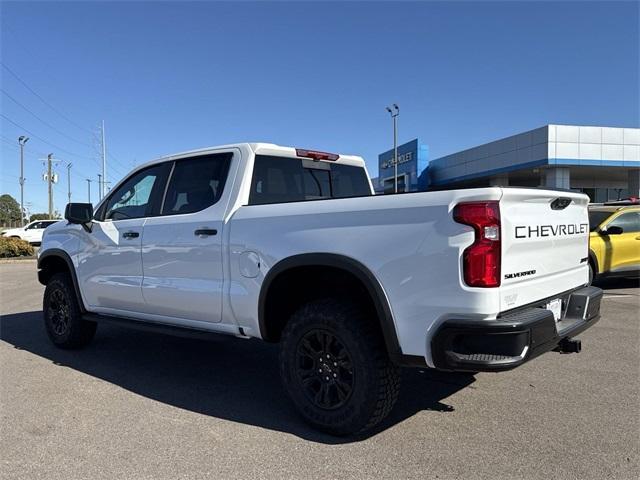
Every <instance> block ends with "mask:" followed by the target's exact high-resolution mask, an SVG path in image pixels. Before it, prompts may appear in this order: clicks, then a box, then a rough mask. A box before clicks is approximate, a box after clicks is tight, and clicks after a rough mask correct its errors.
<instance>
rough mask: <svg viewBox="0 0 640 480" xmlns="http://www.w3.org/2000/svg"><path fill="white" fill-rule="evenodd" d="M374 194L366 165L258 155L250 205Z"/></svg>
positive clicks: (252, 181) (254, 168) (254, 169)
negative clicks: (358, 165) (359, 165)
mask: <svg viewBox="0 0 640 480" xmlns="http://www.w3.org/2000/svg"><path fill="white" fill-rule="evenodd" d="M368 195H371V189H370V188H369V180H368V178H367V175H366V173H365V170H364V168H361V167H355V166H352V165H341V164H331V163H328V162H313V161H310V160H302V159H300V160H299V159H295V158H286V157H274V156H267V155H256V159H255V164H254V167H253V178H252V180H251V194H250V195H249V204H250V205H261V204H265V203H286V202H302V201H305V200H321V199H328V198H345V197H360V196H368Z"/></svg>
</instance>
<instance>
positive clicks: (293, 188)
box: [249, 155, 304, 205]
mask: <svg viewBox="0 0 640 480" xmlns="http://www.w3.org/2000/svg"><path fill="white" fill-rule="evenodd" d="M302 170H303V169H302V162H301V161H299V160H296V159H292V158H284V157H270V156H266V155H256V160H255V164H254V167H253V178H252V179H251V193H250V195H249V204H250V205H262V204H265V203H284V202H299V201H302V200H304V194H303V190H302V188H303V180H302Z"/></svg>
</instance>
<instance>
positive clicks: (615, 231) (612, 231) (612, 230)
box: [602, 225, 623, 235]
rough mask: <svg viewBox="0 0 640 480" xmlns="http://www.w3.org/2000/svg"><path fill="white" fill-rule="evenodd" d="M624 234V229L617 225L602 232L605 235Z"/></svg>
mask: <svg viewBox="0 0 640 480" xmlns="http://www.w3.org/2000/svg"><path fill="white" fill-rule="evenodd" d="M622 232H623V230H622V227H618V226H616V225H610V226H608V227H607V228H604V229H603V230H602V233H603V234H604V235H621V234H622Z"/></svg>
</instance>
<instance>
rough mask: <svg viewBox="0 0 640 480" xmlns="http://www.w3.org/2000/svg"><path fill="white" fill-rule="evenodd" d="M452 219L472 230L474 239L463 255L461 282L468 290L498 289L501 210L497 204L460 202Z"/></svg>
mask: <svg viewBox="0 0 640 480" xmlns="http://www.w3.org/2000/svg"><path fill="white" fill-rule="evenodd" d="M453 219H454V220H455V221H456V222H458V223H462V224H464V225H469V226H471V227H473V230H474V232H475V240H474V242H473V244H471V245H470V246H469V247H467V248H466V249H465V251H464V253H463V254H462V268H463V274H464V282H465V283H466V284H467V285H469V286H470V287H484V288H489V287H499V286H500V262H501V253H500V252H501V246H500V207H499V205H498V202H496V201H492V202H468V203H459V204H458V205H456V206H455V207H454V209H453Z"/></svg>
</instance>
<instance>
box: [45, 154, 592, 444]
mask: <svg viewBox="0 0 640 480" xmlns="http://www.w3.org/2000/svg"><path fill="white" fill-rule="evenodd" d="M587 202H588V198H587V196H586V195H582V194H578V193H572V192H567V191H551V190H541V189H520V188H498V187H491V188H477V189H462V190H450V191H436V192H417V193H409V194H399V195H374V194H373V190H372V187H371V182H370V179H369V177H368V174H367V171H366V168H365V163H364V161H363V159H362V158H360V157H356V156H351V155H337V154H331V153H326V152H319V151H313V150H306V149H296V148H288V147H281V146H276V145H272V144H266V143H242V144H234V145H226V146H221V147H215V148H207V149H203V150H197V151H191V152H187V153H182V154H178V155H173V156H169V157H163V158H160V159H158V160H155V161H152V162H150V163H147V164H145V165H142V166H140V167H138V168H136V169H135V170H134V171H133V172H132V173H130V174H129V175H128V176H127V177H126V178H124V179H123V180H122V181H121V182H120V183H119V184H118V185H116V186H115V187H114V188H113V190H112V191H111V192H109V194H108V195H106V197H105V198H104V199H103V200H102V201H101V202H100V203H99V204H98V205H97V206H96V208H95V209H94V208H93V206H92V205H91V204H81V203H71V204H69V205H67V208H66V212H65V218H66V221H63V222H59V223H57V224H55V225H52V226H51V227H49V228H48V229H47V230H46V233H45V235H44V239H43V243H42V248H41V249H40V251H39V256H38V270H39V271H38V277H39V280H40V282H41V283H42V284H44V285H46V289H45V293H44V301H43V310H44V324H45V327H46V331H47V333H48V336H49V338H50V339H51V341H52V342H53V343H54V344H55V345H56V346H58V347H60V348H79V347H82V346H85V345H87V344H88V343H89V342H90V341H91V340H92V338H93V336H94V334H95V332H96V326H97V325H99V324H100V323H102V322H114V323H117V324H119V325H123V324H124V325H129V326H133V327H138V328H145V329H157V330H159V331H163V332H167V331H170V332H175V333H183V334H184V333H189V334H193V335H206V334H209V333H211V332H215V333H221V334H228V335H235V336H237V337H242V338H248V337H255V338H258V339H262V340H263V341H265V342H274V343H279V348H280V356H279V367H280V374H281V378H282V382H283V384H284V388H285V389H286V391H287V392H288V394H289V396H290V398H291V400H292V402H293V404H294V405H295V407H296V408H297V409H298V411H299V412H300V413H301V415H302V417H303V418H304V419H305V420H306V421H307V422H309V423H310V424H311V425H312V426H314V427H315V428H317V429H320V430H322V431H325V432H329V433H331V434H334V435H348V434H354V433H358V432H362V431H364V430H366V429H369V428H371V427H373V426H374V425H376V424H378V423H379V422H380V421H381V420H382V419H383V418H385V416H386V415H387V414H388V413H389V412H390V411H391V409H392V407H393V405H394V403H395V401H396V398H397V396H398V391H399V386H400V380H399V368H400V367H403V366H414V367H422V368H433V369H439V370H445V371H450V372H456V371H461V372H480V371H491V372H495V371H502V370H509V369H512V368H515V367H517V366H519V365H522V364H523V363H525V362H527V361H529V360H531V359H533V358H535V357H537V356H538V355H540V354H542V353H545V352H548V351H552V350H555V351H558V352H567V353H568V352H577V351H579V350H580V341H579V340H576V339H574V338H573V337H574V336H575V335H577V334H579V333H580V332H582V331H583V330H585V329H587V328H589V327H590V326H591V325H593V324H594V323H595V322H596V321H597V319H598V318H599V311H600V299H601V296H602V291H601V290H600V289H598V288H595V287H591V286H588V285H587V284H588V282H589V264H588V257H589V245H588V239H589V220H588V215H587ZM238 381H242V376H241V375H238Z"/></svg>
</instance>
